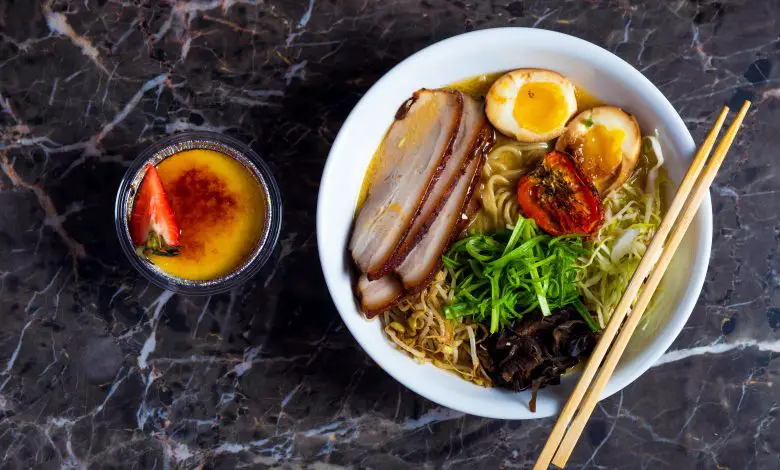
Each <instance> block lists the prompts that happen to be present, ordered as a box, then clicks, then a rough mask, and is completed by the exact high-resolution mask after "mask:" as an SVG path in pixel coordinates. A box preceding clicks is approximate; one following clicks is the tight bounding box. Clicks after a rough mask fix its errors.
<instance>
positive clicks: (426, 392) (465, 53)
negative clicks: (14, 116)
mask: <svg viewBox="0 0 780 470" xmlns="http://www.w3.org/2000/svg"><path fill="white" fill-rule="evenodd" d="M521 67H537V68H545V69H551V70H556V71H558V72H560V73H562V74H563V75H565V76H567V77H568V78H569V79H571V80H572V81H573V82H574V83H575V84H576V85H579V86H580V87H583V88H584V89H585V90H587V91H589V92H590V93H591V94H593V95H595V96H596V97H597V98H599V99H601V100H602V101H604V102H606V103H608V104H612V105H616V106H620V107H622V108H624V109H626V110H627V111H629V112H631V113H633V114H634V115H635V116H636V118H637V120H638V121H639V124H640V126H641V127H642V132H643V134H646V133H648V132H652V131H653V130H654V129H658V132H659V133H660V141H661V147H662V149H663V152H664V155H665V158H666V167H667V169H668V171H669V174H670V176H671V177H672V179H673V180H674V181H676V182H679V181H680V179H681V178H682V176H683V174H684V172H685V170H686V169H687V167H688V164H689V163H690V161H691V160H692V156H693V153H694V151H695V147H694V142H693V139H692V138H691V135H690V134H689V133H688V130H687V129H686V127H685V124H684V123H683V121H682V119H680V116H679V115H678V114H677V112H676V111H675V110H674V108H673V107H672V105H671V104H670V103H669V101H668V100H667V99H666V98H665V97H664V96H663V95H662V94H661V92H660V91H658V89H657V88H656V87H655V86H653V84H652V83H650V81H649V80H647V79H646V78H645V77H644V76H643V75H642V74H641V73H639V72H638V71H637V70H636V69H634V68H633V67H632V66H631V65H629V64H628V63H626V62H624V61H623V60H621V59H620V58H618V57H617V56H615V55H613V54H611V53H610V52H608V51H606V50H604V49H602V48H600V47H598V46H595V45H593V44H591V43H589V42H587V41H584V40H582V39H578V38H575V37H572V36H567V35H565V34H561V33H556V32H552V31H545V30H539V29H526V28H501V29H489V30H483V31H475V32H471V33H467V34H463V35H460V36H456V37H453V38H450V39H447V40H444V41H441V42H439V43H436V44H434V45H432V46H429V47H427V48H425V49H423V50H422V51H420V52H418V53H416V54H414V55H413V56H411V57H409V58H408V59H406V60H404V61H403V62H401V63H400V64H398V65H397V66H396V67H394V68H393V69H392V70H390V71H389V72H388V73H387V74H386V75H385V76H384V77H382V78H381V79H380V80H379V81H378V82H377V83H376V84H374V86H373V87H371V89H370V90H369V91H368V92H367V93H366V95H365V96H364V97H363V98H362V99H361V100H360V102H359V103H358V104H357V106H355V109H353V110H352V113H350V115H349V117H348V118H347V120H346V121H345V122H344V125H343V126H342V128H341V131H340V132H339V134H338V136H337V138H336V141H335V142H334V143H333V147H332V148H331V151H330V155H329V156H328V161H327V164H326V165H325V171H324V172H323V175H322V182H321V184H320V192H319V199H318V205H317V243H318V247H319V255H320V262H321V263H322V270H323V272H324V274H325V281H326V283H327V285H328V289H329V290H330V294H331V296H332V297H333V301H334V303H335V304H336V308H337V309H338V311H339V313H340V314H341V317H342V318H343V320H344V323H346V325H347V327H348V328H349V330H350V331H351V332H352V335H353V336H354V337H355V339H356V340H357V341H358V343H360V346H362V347H363V349H364V350H365V351H366V352H367V353H368V354H369V355H370V356H371V358H372V359H374V361H376V363H377V364H379V365H380V366H381V367H382V368H383V369H384V370H385V371H387V372H388V373H389V374H390V375H392V376H393V377H394V378H395V379H396V380H398V381H399V382H401V383H402V384H404V385H406V386H407V387H409V388H410V389H412V390H413V391H415V392H416V393H418V394H420V395H422V396H424V397H426V398H428V399H430V400H432V401H435V402H437V403H439V404H441V405H444V406H447V407H449V408H453V409H456V410H460V411H463V412H466V413H469V414H473V415H479V416H485V417H491V418H504V419H532V418H542V417H546V416H550V415H553V414H555V413H556V412H557V411H558V410H559V409H560V407H561V406H562V404H563V402H564V401H565V399H566V396H567V395H568V394H569V392H570V391H571V389H572V388H573V385H574V382H575V380H576V376H569V377H566V378H564V380H563V383H562V384H561V385H559V386H553V387H547V388H545V389H543V390H542V391H540V393H539V398H538V401H537V411H536V413H531V412H530V411H529V409H528V400H529V398H530V392H528V391H526V392H522V393H513V392H509V391H505V390H501V389H497V388H482V387H478V386H476V385H473V384H471V383H469V382H467V381H464V380H462V379H460V378H458V377H456V376H455V375H452V374H450V373H447V372H444V371H442V370H440V369H437V368H436V367H434V366H432V365H418V364H417V363H415V362H414V361H412V359H410V358H409V357H408V356H406V355H405V354H404V353H403V352H401V351H399V350H397V349H395V348H394V347H393V346H392V345H391V343H390V342H388V341H387V340H386V339H385V336H384V334H383V332H382V331H381V325H380V323H379V321H378V320H377V321H369V320H366V319H365V318H364V317H363V315H361V314H360V312H359V310H358V307H357V304H356V300H355V297H354V295H353V291H352V283H351V278H350V270H351V269H352V268H351V266H350V260H349V256H348V255H347V243H348V238H349V234H350V227H351V224H352V219H353V215H354V213H355V205H356V201H357V199H358V193H359V191H360V187H361V183H362V181H363V175H364V174H365V172H366V168H367V167H368V164H369V162H370V160H371V157H372V155H373V154H374V151H375V150H376V148H377V146H378V145H379V143H380V142H381V140H382V138H383V136H384V134H385V132H386V131H387V128H388V126H389V125H390V124H391V122H392V120H393V116H394V114H395V111H396V109H398V106H399V105H400V104H401V103H403V102H404V100H406V99H407V98H408V97H409V96H411V95H412V92H414V91H415V90H417V89H419V88H423V87H425V88H436V87H441V86H443V85H447V84H450V83H453V82H456V81H459V80H463V79H466V78H469V77H472V76H474V75H478V74H482V73H489V72H498V71H506V70H511V69H516V68H521ZM711 239H712V208H711V204H710V199H709V196H707V198H706V199H705V200H704V202H703V204H702V207H701V209H700V210H699V213H698V214H697V216H696V218H695V220H694V221H693V224H692V225H691V228H690V229H689V231H688V234H687V235H686V237H685V239H684V241H683V243H682V245H681V247H680V249H679V250H678V253H677V255H676V257H675V259H674V261H673V264H672V266H671V268H670V273H671V274H667V279H665V280H664V283H663V284H662V287H661V289H662V290H661V295H660V298H659V303H658V304H657V308H656V310H655V312H654V315H655V317H654V318H653V321H652V322H650V326H649V327H647V328H645V329H643V330H638V331H637V332H636V333H635V335H634V338H632V341H631V344H630V346H629V349H628V350H627V352H626V354H625V355H624V357H623V358H622V360H621V362H620V365H619V366H618V368H617V370H616V371H615V373H614V375H613V376H612V379H611V380H610V382H609V385H607V388H606V390H605V392H604V397H607V396H609V395H611V394H613V393H615V392H617V391H619V390H621V389H622V388H623V387H625V386H627V385H628V384H630V383H631V382H632V381H634V380H635V379H636V378H637V377H639V376H640V375H642V374H643V373H644V372H645V371H646V370H647V369H648V368H649V367H650V366H651V365H652V364H653V363H654V362H655V361H656V360H658V358H659V357H660V356H661V355H662V354H663V353H664V351H666V349H667V348H668V347H669V346H670V345H671V344H672V341H673V340H674V339H675V337H677V335H678V334H679V332H680V330H681V329H682V327H683V325H684V324H685V322H686V321H687V320H688V316H689V315H690V314H691V311H692V309H693V307H694V304H695V303H696V299H697V297H698V296H699V292H700V290H701V287H702V284H703V282H704V276H705V274H706V271H707V263H708V260H709V256H710V245H711ZM670 277H673V278H674V279H671V280H670V279H669V278H670ZM670 281H671V282H670Z"/></svg>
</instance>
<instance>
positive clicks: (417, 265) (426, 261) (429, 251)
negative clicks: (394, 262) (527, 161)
mask: <svg viewBox="0 0 780 470" xmlns="http://www.w3.org/2000/svg"><path fill="white" fill-rule="evenodd" d="M484 160H485V157H484V155H482V154H480V155H479V156H478V157H477V158H474V159H472V161H471V163H470V164H469V166H468V168H467V169H466V172H465V173H463V174H462V175H461V177H460V178H459V179H458V182H457V184H456V186H455V189H454V190H453V191H452V194H451V195H450V197H449V199H448V200H447V202H446V203H445V204H444V207H443V208H442V210H441V212H439V214H438V215H437V216H436V219H435V220H434V222H433V224H432V225H431V227H430V229H428V232H427V233H426V234H425V236H423V237H422V239H421V240H420V241H419V242H418V243H417V245H415V247H414V248H413V249H412V251H410V252H409V255H408V256H407V257H406V259H405V260H404V262H403V263H401V265H400V266H398V268H396V273H397V274H398V276H399V277H400V278H401V282H403V286H404V289H405V290H406V292H407V294H408V293H411V292H415V291H418V290H420V289H422V288H424V287H425V286H426V285H427V284H428V282H429V281H430V279H431V276H432V275H433V274H435V272H436V270H437V269H438V267H439V261H440V260H441V255H442V254H443V253H444V250H446V249H447V247H448V246H449V244H450V242H451V241H452V239H453V238H454V237H455V236H457V234H458V232H459V230H460V227H461V223H460V222H461V220H463V219H462V217H465V215H464V211H466V209H467V208H468V206H469V202H470V199H471V195H472V194H473V192H474V190H475V188H476V187H477V185H478V184H479V181H480V177H481V170H482V165H483V164H484Z"/></svg>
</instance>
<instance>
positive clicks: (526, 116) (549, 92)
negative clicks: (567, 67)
mask: <svg viewBox="0 0 780 470" xmlns="http://www.w3.org/2000/svg"><path fill="white" fill-rule="evenodd" d="M576 112H577V97H576V94H575V88H574V84H573V83H572V82H570V81H569V80H568V79H567V78H566V77H564V76H563V75H561V74H559V73H556V72H553V71H551V70H542V69H518V70H513V71H511V72H509V73H506V74H505V75H503V76H502V77H501V78H499V79H498V80H496V82H495V83H494V84H493V86H491V87H490V91H488V94H487V96H486V97H485V113H486V114H487V117H488V119H489V120H490V123H491V124H493V126H494V127H495V128H496V129H498V130H499V131H501V132H502V133H503V134H506V135H507V136H509V137H514V138H515V139H517V140H519V141H520V142H544V141H547V140H551V139H554V138H556V137H558V136H559V135H561V132H563V128H564V127H566V123H567V122H568V121H569V119H571V117H572V116H573V115H574V113H576Z"/></svg>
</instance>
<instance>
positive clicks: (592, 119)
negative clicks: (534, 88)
mask: <svg viewBox="0 0 780 470" xmlns="http://www.w3.org/2000/svg"><path fill="white" fill-rule="evenodd" d="M641 142H642V140H641V134H640V130H639V124H637V122H636V119H634V116H632V115H630V114H628V113H626V112H625V111H623V110H622V109H620V108H617V107H615V106H599V107H596V108H592V109H589V110H587V111H583V112H582V113H580V114H578V115H577V116H576V117H575V118H574V119H572V120H571V122H569V124H568V125H567V126H566V129H565V130H564V131H563V134H561V137H560V138H559V139H558V142H557V143H556V144H555V149H556V150H559V151H563V152H566V153H568V154H570V155H571V156H572V157H573V158H574V161H576V162H577V163H578V164H579V166H580V169H581V170H582V172H583V173H584V174H585V176H587V177H588V178H590V180H591V181H592V182H593V185H594V186H595V187H596V189H597V190H598V192H599V194H600V195H601V196H604V195H606V194H607V193H608V192H610V191H612V190H613V189H616V188H618V187H620V186H621V185H622V184H623V183H625V181H626V179H628V177H629V176H630V175H631V173H632V172H633V171H634V168H635V167H636V162H637V160H638V159H639V150H640V148H641Z"/></svg>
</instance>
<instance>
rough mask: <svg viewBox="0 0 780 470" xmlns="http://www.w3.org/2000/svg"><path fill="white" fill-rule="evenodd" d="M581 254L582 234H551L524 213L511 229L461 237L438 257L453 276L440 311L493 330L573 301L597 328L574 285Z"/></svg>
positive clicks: (586, 319)
mask: <svg viewBox="0 0 780 470" xmlns="http://www.w3.org/2000/svg"><path fill="white" fill-rule="evenodd" d="M586 253H587V251H586V249H585V248H584V246H583V240H582V238H580V237H578V236H575V235H564V236H560V237H552V236H550V235H548V234H546V233H544V232H542V231H541V230H539V228H538V227H537V226H536V223H535V222H534V221H533V220H532V219H525V218H523V217H520V218H519V220H518V221H517V224H516V225H515V226H514V228H513V229H512V230H511V231H509V230H505V231H502V232H499V233H495V234H490V235H486V234H475V235H472V236H469V237H466V238H464V239H462V240H459V241H458V242H456V243H455V244H454V245H453V246H452V248H450V250H449V251H448V252H447V253H446V254H445V255H444V256H442V261H443V263H444V265H445V266H446V268H447V270H448V271H449V273H450V275H451V276H452V278H453V279H454V280H455V288H454V290H453V299H452V301H451V302H450V304H449V305H448V306H446V307H445V308H444V313H445V315H446V316H447V318H450V319H455V318H461V317H466V316H469V317H472V318H473V319H474V320H476V321H479V322H486V323H489V324H490V332H491V333H495V332H497V331H498V330H499V329H500V328H502V327H504V326H506V325H507V324H509V323H510V322H511V321H512V320H514V319H519V318H522V317H523V315H525V314H526V313H529V312H532V311H534V310H537V309H538V310H541V311H542V314H544V315H551V314H552V312H553V311H554V310H556V309H560V308H562V307H566V306H572V307H573V308H574V309H576V310H577V312H579V313H580V315H582V318H583V319H584V320H585V322H586V323H587V324H588V327H589V328H591V329H592V330H593V331H596V330H597V329H598V325H597V323H596V321H595V320H594V319H593V317H592V316H591V314H590V313H589V312H588V310H587V308H586V307H585V305H584V304H583V303H582V300H581V299H580V294H579V292H578V290H577V286H576V281H577V275H578V272H579V270H581V269H582V266H581V265H580V264H578V263H577V260H578V258H580V257H581V256H583V255H584V254H586Z"/></svg>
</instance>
